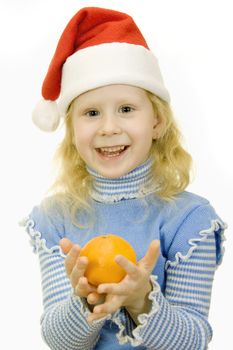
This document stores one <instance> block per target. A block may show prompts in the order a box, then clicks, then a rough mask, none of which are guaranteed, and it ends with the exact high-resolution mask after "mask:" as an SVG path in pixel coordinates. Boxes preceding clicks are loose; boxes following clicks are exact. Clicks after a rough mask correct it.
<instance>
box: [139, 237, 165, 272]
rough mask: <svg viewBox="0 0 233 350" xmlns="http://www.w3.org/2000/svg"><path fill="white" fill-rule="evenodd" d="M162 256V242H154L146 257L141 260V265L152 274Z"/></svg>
mask: <svg viewBox="0 0 233 350" xmlns="http://www.w3.org/2000/svg"><path fill="white" fill-rule="evenodd" d="M159 255H160V241H159V240H153V241H152V242H151V243H150V246H149V248H148V250H147V252H146V255H145V256H144V257H143V258H142V259H141V260H140V262H139V264H140V265H143V266H144V268H145V269H146V270H148V271H149V272H151V271H152V270H153V268H154V266H155V264H156V262H157V260H158V257H159Z"/></svg>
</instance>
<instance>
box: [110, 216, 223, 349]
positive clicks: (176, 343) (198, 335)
mask: <svg viewBox="0 0 233 350" xmlns="http://www.w3.org/2000/svg"><path fill="white" fill-rule="evenodd" d="M196 214H197V213H195V214H191V216H190V218H188V219H187V220H186V222H185V223H183V224H182V225H181V227H180V229H179V232H177V235H178V239H177V240H176V237H175V238H174V240H173V242H172V244H171V245H170V247H169V250H168V252H167V254H168V260H167V264H166V287H165V291H164V293H162V292H161V290H160V287H159V285H158V283H157V281H156V276H151V281H152V284H153V290H152V292H151V293H150V295H149V299H150V300H151V301H152V308H151V311H150V312H149V313H148V314H141V315H139V316H138V320H139V325H138V326H137V327H136V326H134V328H133V327H132V326H131V328H130V327H128V328H127V329H126V327H125V324H128V323H130V321H129V319H130V317H129V315H127V313H126V312H125V313H124V314H123V313H121V315H120V313H119V315H116V316H115V318H114V321H115V322H116V323H117V324H118V326H119V329H120V330H119V333H118V339H119V342H120V343H121V344H124V343H128V342H129V343H131V345H132V346H139V345H142V346H144V347H146V348H147V349H151V350H152V349H153V350H196V349H198V350H205V349H207V347H208V343H209V342H210V340H211V338H212V329H211V326H210V324H209V322H208V312H209V306H210V298H211V290H212V283H213V279H214V273H215V270H216V266H217V264H219V262H220V260H221V259H220V258H221V257H220V251H222V248H221V246H220V245H221V244H220V242H222V241H223V231H224V228H225V227H226V226H225V225H224V224H223V223H222V222H221V221H220V220H219V219H218V218H216V219H215V220H212V221H211V223H210V227H208V228H206V229H205V230H201V231H199V232H198V235H197V234H196V235H195V236H196V237H195V238H193V239H190V240H189V250H188V251H187V254H185V255H183V254H181V253H180V252H179V249H180V247H181V245H180V243H181V240H182V238H181V237H180V235H181V234H183V232H185V230H186V229H187V228H188V226H189V225H188V222H187V221H189V219H191V220H193V215H196ZM184 226H185V227H184ZM183 228H184V230H183ZM183 239H184V237H183ZM122 314H123V315H124V318H125V320H124V319H122V317H123V316H122ZM131 324H132V322H131Z"/></svg>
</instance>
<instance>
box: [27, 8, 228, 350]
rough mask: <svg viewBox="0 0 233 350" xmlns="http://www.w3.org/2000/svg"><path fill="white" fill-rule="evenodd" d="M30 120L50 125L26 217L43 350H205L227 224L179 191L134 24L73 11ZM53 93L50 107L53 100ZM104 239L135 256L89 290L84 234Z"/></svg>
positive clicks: (168, 134) (99, 12)
mask: <svg viewBox="0 0 233 350" xmlns="http://www.w3.org/2000/svg"><path fill="white" fill-rule="evenodd" d="M42 95H43V97H44V100H43V101H42V102H40V103H39V104H38V106H37V107H36V109H35V111H34V113H33V120H34V122H35V123H36V125H37V126H39V127H40V128H41V129H42V130H45V131H52V130H55V129H56V127H57V126H58V124H59V118H60V116H63V117H64V123H65V130H66V132H65V136H64V139H63V141H62V143H61V144H60V146H59V148H58V151H57V158H58V160H59V162H60V172H59V176H58V178H57V181H56V182H55V184H54V186H53V195H52V196H50V197H49V198H46V199H45V200H44V201H43V202H42V204H41V205H40V206H37V207H35V208H34V209H33V210H32V212H31V214H30V215H29V217H28V218H27V219H26V220H25V222H24V224H25V226H26V229H27V232H28V233H29V235H30V237H31V241H32V244H33V246H34V248H35V251H36V252H37V253H38V255H39V259H40V264H41V273H42V289H43V304H44V313H43V315H42V318H41V328H42V334H43V338H44V340H45V342H46V343H47V344H48V346H49V347H50V348H51V349H56V350H59V349H62V350H71V349H82V350H85V349H86V350H87V349H132V348H134V347H136V349H154V350H155V349H156V350H168V349H172V350H178V349H179V350H184V349H185V350H197V349H198V350H201V349H207V346H208V343H209V342H210V340H211V337H212V329H211V326H210V324H209V322H208V312H209V305H210V297H211V289H212V282H213V278H214V273H215V269H216V266H217V265H219V264H220V262H221V259H222V253H223V248H222V241H223V231H224V228H225V227H226V225H225V224H224V223H223V222H222V220H221V219H220V218H219V217H218V215H217V214H216V213H215V211H214V209H213V208H212V206H211V205H210V203H209V202H208V201H207V200H206V199H204V198H201V197H199V196H197V195H194V194H192V193H189V192H187V191H185V188H186V187H187V185H188V184H189V171H190V166H191V157H190V155H189V154H188V153H187V152H186V151H185V150H184V149H183V148H182V146H181V144H180V133H179V130H178V129H177V127H176V124H175V121H174V119H173V116H172V112H171V108H170V105H169V102H170V99H169V94H168V91H167V89H166V87H165V86H164V82H163V79H162V76H161V73H160V69H159V66H158V62H157V59H156V58H155V56H154V55H153V53H152V52H151V51H150V49H149V48H148V46H147V43H146V41H145V39H144V38H143V36H142V34H141V32H140V31H139V29H138V28H137V26H136V24H135V23H134V21H133V19H132V18H131V17H130V16H128V15H127V14H124V13H120V12H117V11H112V10H107V9H103V8H92V7H90V8H83V9H82V10H80V11H79V12H78V13H77V14H76V15H75V16H74V17H73V18H72V19H71V21H70V22H69V23H68V25H67V27H66V28H65V30H64V32H63V34H62V36H61V38H60V40H59V43H58V46H57V49H56V52H55V54H54V57H53V59H52V61H51V64H50V66H49V70H48V73H47V75H46V78H45V80H44V83H43V88H42ZM58 97H60V99H59V104H58V105H57V104H56V99H57V98H58ZM106 233H114V234H117V235H120V236H122V237H124V238H125V239H126V240H128V241H129V242H130V243H131V245H132V246H133V247H134V249H135V251H136V252H137V258H138V263H137V265H133V264H132V263H131V262H130V261H128V260H127V259H126V258H124V257H122V256H117V257H116V262H117V263H118V264H119V265H120V266H122V267H123V268H124V270H125V271H126V277H125V278H124V279H123V280H122V281H121V282H119V283H112V284H111V283H110V284H101V285H99V286H98V287H94V286H93V285H91V284H89V283H88V280H87V279H86V278H85V276H84V275H85V270H86V268H87V266H88V259H87V258H85V257H79V252H80V249H81V247H82V246H83V245H84V244H85V243H86V242H87V241H89V240H90V239H91V238H93V237H95V236H98V235H102V234H106Z"/></svg>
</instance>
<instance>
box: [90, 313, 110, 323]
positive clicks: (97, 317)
mask: <svg viewBox="0 0 233 350" xmlns="http://www.w3.org/2000/svg"><path fill="white" fill-rule="evenodd" d="M106 316H108V314H105V313H102V314H94V313H91V314H90V315H88V317H87V322H88V323H92V322H93V321H97V320H100V319H101V318H104V317H106Z"/></svg>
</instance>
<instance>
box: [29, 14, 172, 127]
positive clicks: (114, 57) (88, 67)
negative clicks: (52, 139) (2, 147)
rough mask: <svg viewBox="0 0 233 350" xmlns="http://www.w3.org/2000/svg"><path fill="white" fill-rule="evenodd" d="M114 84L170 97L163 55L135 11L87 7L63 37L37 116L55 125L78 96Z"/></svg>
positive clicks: (39, 120) (38, 120)
mask: <svg viewBox="0 0 233 350" xmlns="http://www.w3.org/2000/svg"><path fill="white" fill-rule="evenodd" d="M111 84H127V85H133V86H136V87H140V88H143V89H146V90H148V91H150V92H152V93H154V94H156V95H157V96H159V97H161V98H162V99H163V100H165V101H167V102H169V93H168V91H167V89H166V87H165V86H164V83H163V78H162V75H161V72H160V69H159V66H158V61H157V59H156V57H155V56H154V55H153V53H152V52H151V51H150V49H149V48H148V45H147V43H146V41H145V39H144V37H143V35H142V34H141V32H140V30H139V29H138V27H137V25H136V24H135V22H134V21H133V19H132V17H130V16H129V15H127V14H125V13H122V12H118V11H113V10H109V9H104V8H97V7H86V8H83V9H81V10H80V11H79V12H77V13H76V15H75V16H74V17H73V18H72V19H71V20H70V22H69V23H68V25H67V26H66V28H65V30H64V31H63V33H62V35H61V37H60V40H59V42H58V45H57V48H56V51H55V54H54V56H53V58H52V61H51V63H50V66H49V69H48V72H47V75H46V77H45V79H44V82H43V86H42V96H43V100H42V101H40V102H39V103H38V104H37V106H36V107H35V109H34V111H33V121H34V123H35V124H36V125H37V126H38V127H39V128H40V129H42V130H44V131H53V130H55V129H56V128H57V126H58V125H59V121H60V118H61V117H64V116H65V115H66V112H67V109H68V107H69V105H70V103H71V102H72V100H73V99H74V98H75V97H77V96H79V95H80V94H82V93H84V92H86V91H88V90H92V89H95V88H98V87H101V86H105V85H111ZM56 100H58V103H57V102H56Z"/></svg>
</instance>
